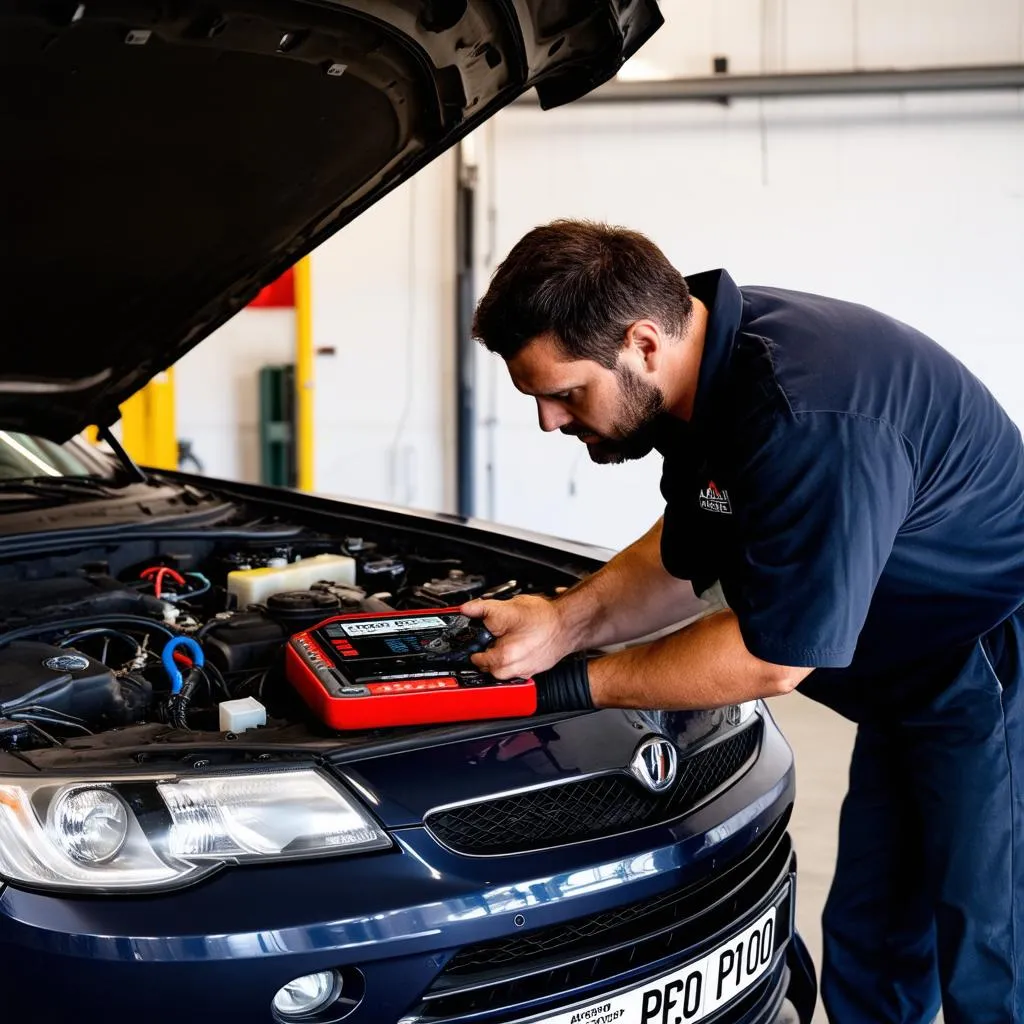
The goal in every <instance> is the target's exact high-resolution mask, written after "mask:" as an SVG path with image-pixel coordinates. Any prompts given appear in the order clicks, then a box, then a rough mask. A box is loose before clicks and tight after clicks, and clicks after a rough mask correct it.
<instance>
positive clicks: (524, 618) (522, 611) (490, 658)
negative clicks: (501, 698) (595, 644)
mask: <svg viewBox="0 0 1024 1024" xmlns="http://www.w3.org/2000/svg"><path fill="white" fill-rule="evenodd" d="M461 611H462V614H463V615H468V616H469V617H470V618H472V619H483V621H484V625H485V626H486V627H487V628H488V630H490V632H491V633H493V634H494V635H495V636H496V637H497V640H496V641H495V642H494V643H493V644H492V645H491V646H490V647H489V648H488V649H487V650H486V651H481V652H480V653H479V654H474V655H473V659H472V660H473V664H474V665H476V667H477V668H479V669H482V670H483V671H484V672H489V673H490V674H491V675H492V676H494V677H495V679H527V678H529V677H531V676H534V675H536V674H537V673H538V672H543V671H544V670H545V669H548V668H551V666H552V665H554V664H555V662H557V661H560V660H561V659H562V658H564V657H565V656H566V655H567V654H570V653H571V650H570V647H569V643H568V640H567V638H566V635H565V629H564V627H563V624H562V619H561V616H560V615H559V611H558V606H557V605H556V603H555V602H553V601H549V600H548V599H547V598H544V597H536V596H532V595H523V596H521V597H513V598H511V599H510V600H508V601H480V600H477V601H470V602H468V603H467V604H464V605H463V606H462V608H461Z"/></svg>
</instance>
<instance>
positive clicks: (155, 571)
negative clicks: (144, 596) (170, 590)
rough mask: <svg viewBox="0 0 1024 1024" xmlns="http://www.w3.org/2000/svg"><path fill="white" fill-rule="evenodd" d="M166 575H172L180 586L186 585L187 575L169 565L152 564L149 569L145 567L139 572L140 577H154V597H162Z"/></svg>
mask: <svg viewBox="0 0 1024 1024" xmlns="http://www.w3.org/2000/svg"><path fill="white" fill-rule="evenodd" d="M165 576H170V578H171V579H172V580H174V582H175V583H177V584H178V586H179V587H183V586H184V585H185V577H184V576H182V575H181V573H179V572H176V571H175V570H174V569H172V568H171V567H170V566H169V565H152V566H150V567H149V568H148V569H143V570H142V572H140V573H139V578H140V579H144V580H146V579H149V578H150V577H152V578H153V596H154V597H160V594H161V592H162V590H163V583H164V577H165Z"/></svg>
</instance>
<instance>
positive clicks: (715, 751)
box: [426, 717, 761, 855]
mask: <svg viewBox="0 0 1024 1024" xmlns="http://www.w3.org/2000/svg"><path fill="white" fill-rule="evenodd" d="M760 743H761V719H760V718H758V717H755V718H754V720H753V722H752V723H751V724H750V725H749V726H748V727H747V728H746V729H743V730H742V731H740V732H737V733H734V734H733V735H731V736H728V737H726V739H724V740H721V741H720V742H718V743H715V744H714V745H713V746H710V747H707V748H706V749H704V750H701V751H698V752H697V753H696V754H692V755H691V756H690V757H687V758H684V759H682V760H681V761H680V763H679V772H678V775H677V779H676V783H675V786H673V788H672V789H671V790H669V791H668V792H667V793H661V794H655V793H651V792H649V791H648V790H646V789H644V788H643V786H641V785H640V783H639V782H637V780H636V779H634V778H633V776H632V775H629V774H627V773H625V772H616V773H612V774H608V775H598V776H594V777H592V778H587V779H579V780H577V781H574V782H566V783H564V784H562V785H555V786H547V787H544V788H542V789H533V790H528V791H526V792H524V793H517V794H515V795H513V796H507V797H499V798H498V799H496V800H487V801H481V802H480V803H474V804H466V805H464V806H461V807H452V808H448V809H446V810H440V811H434V812H432V813H430V814H428V815H427V817H426V825H427V827H428V828H429V829H430V831H431V832H432V833H433V834H434V836H435V837H436V838H437V839H438V841H439V842H441V843H443V844H444V845H445V846H447V847H449V849H452V850H454V851H456V852H457V853H468V854H490V855H497V854H508V853H525V852H527V851H529V850H537V849H543V848H545V847H549V846H559V845H562V844H564V843H573V842H580V841H581V840H585V839H595V838H598V837H604V836H610V835H616V834H617V833H620V832H630V831H632V830H633V829H637V828H643V827H645V826H648V825H657V824H661V823H663V822H666V821H672V820H673V819H675V818H679V817H681V816H682V815H684V814H687V813H688V812H689V811H692V810H693V809H694V808H695V807H697V805H698V804H700V803H701V802H702V801H703V800H705V799H706V798H707V797H708V796H710V795H711V794H712V793H713V792H715V790H717V789H719V788H720V787H721V786H723V785H725V784H726V783H728V782H733V781H735V779H736V778H738V777H739V776H740V774H741V773H742V772H743V771H744V770H745V769H746V768H748V767H749V766H750V764H751V763H752V761H753V759H754V756H755V755H756V754H757V751H758V747H759V746H760Z"/></svg>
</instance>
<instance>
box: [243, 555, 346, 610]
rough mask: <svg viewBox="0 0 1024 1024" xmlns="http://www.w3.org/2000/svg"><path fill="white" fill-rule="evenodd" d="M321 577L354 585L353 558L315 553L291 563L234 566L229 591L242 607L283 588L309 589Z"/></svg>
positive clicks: (262, 601) (280, 591)
mask: <svg viewBox="0 0 1024 1024" xmlns="http://www.w3.org/2000/svg"><path fill="white" fill-rule="evenodd" d="M321 580H327V581H329V582H331V583H345V584H347V585H348V586H354V585H355V582H356V560H355V559H354V558H349V557H348V556H347V555H314V556H313V557H312V558H303V559H302V561H300V562H292V563H291V564H290V565H281V566H271V565H268V566H263V567H261V568H259V569H235V570H234V571H233V572H229V573H228V593H229V594H234V596H235V598H236V600H237V601H238V607H239V608H244V607H245V606H246V605H250V604H264V603H265V602H266V600H267V598H268V597H272V596H273V595H274V594H280V593H283V592H284V591H286V590H308V589H309V588H310V587H311V586H312V585H313V584H314V583H319V582H321Z"/></svg>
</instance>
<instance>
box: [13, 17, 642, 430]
mask: <svg viewBox="0 0 1024 1024" xmlns="http://www.w3.org/2000/svg"><path fill="white" fill-rule="evenodd" d="M0 20H2V25H3V41H4V45H3V57H2V67H3V74H4V92H5V95H6V96H7V101H6V103H5V104H4V115H3V136H2V137H3V140H4V143H3V145H4V157H3V163H4V168H5V181H4V186H5V192H6V195H7V199H6V201H5V206H6V208H7V209H6V216H5V218H4V220H5V226H4V232H5V238H4V275H3V282H4V284H3V310H4V312H3V321H4V326H3V348H2V353H3V354H2V357H0V426H3V427H7V428H12V429H18V430H25V431H28V432H31V433H36V434H42V435H45V436H49V437H51V438H53V439H55V440H64V439H65V438H67V437H69V436H70V435H72V434H74V433H75V432H77V431H79V430H81V429H82V428H84V427H85V426H87V425H89V424H91V423H96V424H99V425H107V424H109V423H112V422H114V421H115V420H116V419H117V418H118V415H119V413H118V406H119V405H120V403H122V402H123V401H124V400H125V399H127V398H128V397H129V396H130V395H132V394H133V393H134V392H135V391H137V390H138V389H139V388H140V387H141V386H143V385H144V384H145V383H146V382H147V381H148V380H150V379H151V378H152V377H153V376H154V375H155V374H156V373H158V372H159V371H160V370H162V369H165V368H166V367H168V366H170V365H171V364H172V363H174V362H175V361H176V360H178V359H179V358H181V356H183V355H184V354H185V353H186V352H187V351H188V350H189V349H191V348H192V347H193V346H194V345H196V344H198V343H199V342H200V341H202V339H203V338H205V337H206V336H207V335H209V334H210V333H211V332H212V331H214V330H215V329H216V328H217V327H219V326H220V325H221V324H222V323H224V322H225V321H226V320H227V319H229V318H230V317H231V316H232V315H234V314H235V313H236V312H238V310H240V309H241V308H242V307H243V306H245V305H246V304H247V303H248V302H249V301H251V300H252V299H253V298H254V297H255V295H256V294H257V292H258V291H259V290H260V289H261V288H262V287H263V286H264V285H266V284H268V283H269V282H271V281H273V280H274V279H275V278H276V277H277V276H279V275H280V274H281V273H283V272H284V271H285V270H286V269H287V268H288V267H290V266H292V265H293V264H294V263H295V262H296V261H297V260H298V259H299V258H300V257H302V256H304V255H305V254H306V253H308V252H309V251H310V250H312V249H313V248H315V247H316V246H317V245H319V244H320V243H321V242H323V241H324V239H326V238H327V237H329V236H330V235H331V234H333V233H334V232H335V231H337V230H338V229H339V228H341V227H342V226H343V225H344V224H346V223H347V222H348V221H350V220H352V219H353V218H354V217H356V216H357V215H358V214H359V213H361V212H362V211H363V210H365V209H366V208H367V207H368V206H370V205H371V204H372V203H374V202H376V200H377V199H379V198H380V197H381V196H382V195H384V194H385V193H386V192H388V191H390V190H391V189H392V188H394V187H395V186H396V185H398V184H399V183H401V182H403V181H405V180H406V179H407V178H409V177H410V176H411V175H413V174H415V173H416V171H417V170H418V169H419V168H420V167H422V166H423V165H424V164H426V163H428V162H429V161H430V160H432V159H433V158H434V157H435V156H437V155H438V154H439V153H441V152H442V151H443V150H445V149H447V148H448V147H449V146H451V145H452V144H453V143H454V142H456V141H457V140H458V139H459V138H460V137H461V136H463V135H465V134H466V133H467V132H469V131H471V130H472V129H473V128H475V127H477V126H478V125H479V124H480V123H481V122H482V121H484V120H486V119H487V118H488V117H490V116H491V115H492V114H493V113H495V112H496V111H497V110H498V109H500V108H501V107H503V106H504V105H505V104H507V103H509V102H511V101H512V100H513V99H515V98H516V96H518V95H519V94H521V93H522V92H524V91H525V90H527V89H528V88H530V87H535V88H536V89H537V93H538V97H539V99H540V102H541V105H542V106H543V107H553V106H557V105H559V104H562V103H566V102H568V101H570V100H572V99H575V98H576V97H578V96H580V95H582V94H583V93H585V92H588V91H589V90H591V89H593V88H595V87H596V86H598V85H600V84H601V83H602V82H604V81H606V80H607V79H609V78H611V77H612V76H613V75H614V74H615V73H616V71H617V70H618V69H619V67H620V66H621V64H622V63H623V61H625V60H626V59H627V58H628V57H629V56H630V55H631V54H632V53H633V52H634V51H635V50H636V49H637V48H638V47H639V46H640V45H641V44H642V43H643V42H644V41H645V40H646V39H647V38H648V37H649V36H650V35H651V33H653V32H654V31H655V30H656V29H657V28H658V27H659V25H660V24H661V15H660V14H659V11H658V7H657V3H656V2H655V0H229V2H227V3H224V4H221V3H217V2H216V0H214V2H212V3H211V2H207V0H177V2H175V3H144V2H141V0H136V2H127V3H118V2H110V0H82V2H79V0H49V2H46V3H39V2H38V0H15V2H13V3H11V4H5V5H4V11H3V13H0Z"/></svg>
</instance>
